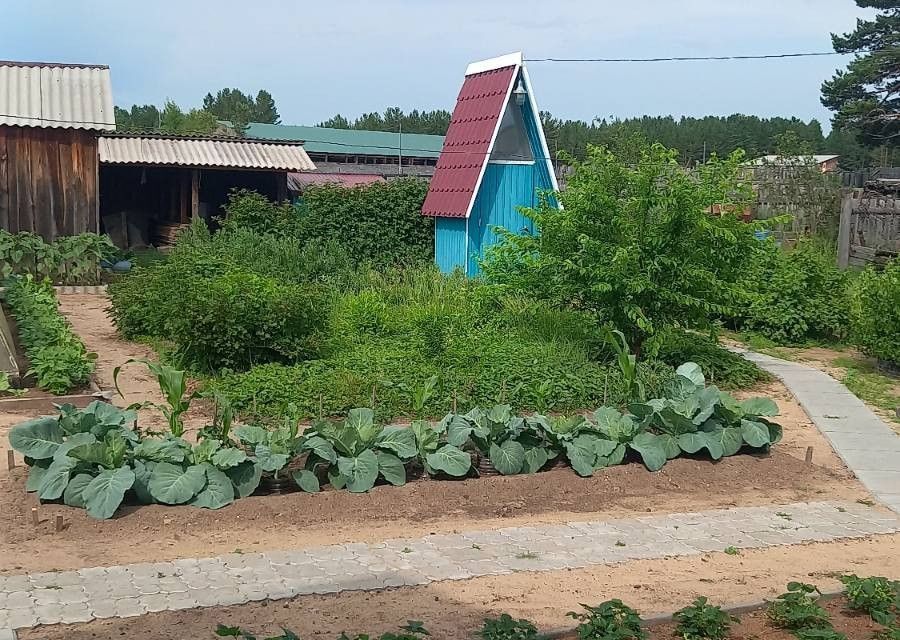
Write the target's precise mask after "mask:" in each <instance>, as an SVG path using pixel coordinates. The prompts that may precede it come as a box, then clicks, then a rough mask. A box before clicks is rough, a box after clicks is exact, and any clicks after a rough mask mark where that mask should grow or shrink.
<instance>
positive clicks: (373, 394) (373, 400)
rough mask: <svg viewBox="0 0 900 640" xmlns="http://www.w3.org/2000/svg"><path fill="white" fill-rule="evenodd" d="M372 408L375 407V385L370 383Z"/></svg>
mask: <svg viewBox="0 0 900 640" xmlns="http://www.w3.org/2000/svg"><path fill="white" fill-rule="evenodd" d="M372 408H373V409H374V408H375V385H374V384H373V385H372Z"/></svg>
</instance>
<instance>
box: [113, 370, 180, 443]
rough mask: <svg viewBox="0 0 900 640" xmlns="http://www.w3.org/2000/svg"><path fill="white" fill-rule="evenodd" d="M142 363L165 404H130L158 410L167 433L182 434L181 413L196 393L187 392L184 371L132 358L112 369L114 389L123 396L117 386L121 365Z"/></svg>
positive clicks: (135, 406) (177, 436) (178, 435)
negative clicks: (165, 424)
mask: <svg viewBox="0 0 900 640" xmlns="http://www.w3.org/2000/svg"><path fill="white" fill-rule="evenodd" d="M135 362H136V363H139V364H143V365H144V366H146V367H147V369H148V370H149V371H150V373H152V374H153V375H154V376H156V380H157V382H158V383H159V389H160V391H162V393H163V396H165V399H166V404H160V403H157V402H143V403H138V404H136V405H132V406H133V407H134V408H144V407H152V408H155V409H157V410H159V411H160V412H161V413H162V414H163V415H164V416H165V418H166V421H167V422H168V424H169V433H170V434H171V435H173V436H175V437H176V438H180V437H181V436H183V435H184V421H183V419H182V417H181V416H182V414H184V412H186V411H187V410H188V409H190V406H191V400H193V399H194V398H195V397H197V394H196V393H192V394H189V395H188V394H187V376H186V375H185V372H184V371H180V370H178V369H175V368H173V367H170V366H168V365H165V364H162V363H160V362H152V361H150V360H147V359H145V358H132V359H130V360H127V361H126V362H125V364H122V365H119V366H118V367H116V368H115V369H113V384H115V387H116V391H117V392H118V394H119V395H120V396H121V397H122V398H124V397H125V395H124V394H123V393H122V390H121V389H120V388H119V373H121V371H122V367H124V366H126V365H128V364H132V363H135Z"/></svg>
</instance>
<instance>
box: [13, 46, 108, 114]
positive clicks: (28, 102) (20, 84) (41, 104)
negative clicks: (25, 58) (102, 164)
mask: <svg viewBox="0 0 900 640" xmlns="http://www.w3.org/2000/svg"><path fill="white" fill-rule="evenodd" d="M4 124H6V125H18V126H22V127H42V128H62V129H96V130H101V131H111V130H114V129H115V128H116V120H115V114H114V113H113V100H112V87H111V85H110V79H109V67H106V66H97V65H69V64H60V63H52V62H8V61H0V125H4Z"/></svg>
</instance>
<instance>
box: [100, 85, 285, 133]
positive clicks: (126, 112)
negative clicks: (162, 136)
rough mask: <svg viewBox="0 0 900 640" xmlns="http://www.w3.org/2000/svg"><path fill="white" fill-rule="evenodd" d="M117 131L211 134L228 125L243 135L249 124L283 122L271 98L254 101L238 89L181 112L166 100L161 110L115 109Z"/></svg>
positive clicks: (221, 92) (208, 97)
mask: <svg viewBox="0 0 900 640" xmlns="http://www.w3.org/2000/svg"><path fill="white" fill-rule="evenodd" d="M115 116H116V128H117V129H118V130H120V131H144V132H160V133H180V134H210V133H214V132H216V131H218V130H220V129H222V127H221V126H220V125H219V122H220V121H228V122H230V123H231V125H232V130H233V131H234V132H235V133H237V134H240V133H241V132H243V130H244V129H245V128H246V126H247V123H250V122H264V123H266V124H280V123H281V118H280V117H279V115H278V109H277V107H276V106H275V99H274V98H273V97H272V94H271V93H269V92H268V91H266V90H265V89H261V90H260V91H258V92H257V94H256V96H255V97H254V96H253V95H252V94H250V93H244V92H242V91H241V90H239V89H228V88H226V89H220V90H219V91H217V92H216V93H215V95H214V94H212V93H207V94H206V96H205V97H204V98H203V104H202V106H200V107H197V108H188V109H182V108H181V107H180V106H178V104H176V103H175V102H174V101H173V100H166V101H165V103H164V104H163V106H162V108H160V107H157V106H156V105H154V104H133V105H131V107H130V108H127V109H126V108H124V107H118V106H117V107H116V108H115Z"/></svg>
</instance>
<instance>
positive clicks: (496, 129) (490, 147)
mask: <svg viewBox="0 0 900 640" xmlns="http://www.w3.org/2000/svg"><path fill="white" fill-rule="evenodd" d="M511 56H518V57H519V58H518V59H519V62H518V63H505V64H502V65H500V66H498V67H492V68H494V69H502V68H503V67H509V66H513V65H515V67H516V68H515V69H514V70H513V73H512V78H510V80H509V86H508V87H506V93H505V94H503V108H502V109H501V110H500V115H499V116H498V117H497V124H495V125H494V133H492V134H491V141H490V143H489V144H488V148H487V157H486V158H485V159H484V162H483V163H482V164H481V171H480V172H479V173H478V180H477V181H476V182H475V190H474V191H472V197H471V198H470V199H469V206H468V207H466V220H468V219H469V216H471V215H472V208H473V207H474V206H475V199H476V198H478V190H479V189H481V181H482V180H483V179H484V172H485V171H487V166H488V164H490V163H489V162H488V160H490V158H491V152H492V151H493V150H494V145H495V144H496V143H497V134H498V133H499V132H500V123H501V122H503V116H504V114H505V113H506V109H507V107H509V95H510V93H511V92H512V89H513V86H514V85H515V84H516V80H518V79H519V69H521V68H522V66H523V65H522V63H521V60H522V52H521V51H520V52H519V53H511V54H509V55H507V56H500V57H499V58H492V59H491V60H484V61H483V62H474V63H472V64H470V65H469V69H471V68H472V66H473V65H479V64H484V63H488V62H493V61H495V60H504V59H507V58H510V57H511ZM489 70H490V69H481V70H479V71H473V72H472V73H480V72H481V71H489ZM466 75H467V76H468V75H471V74H470V73H469V71H468V70H467V71H466Z"/></svg>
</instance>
